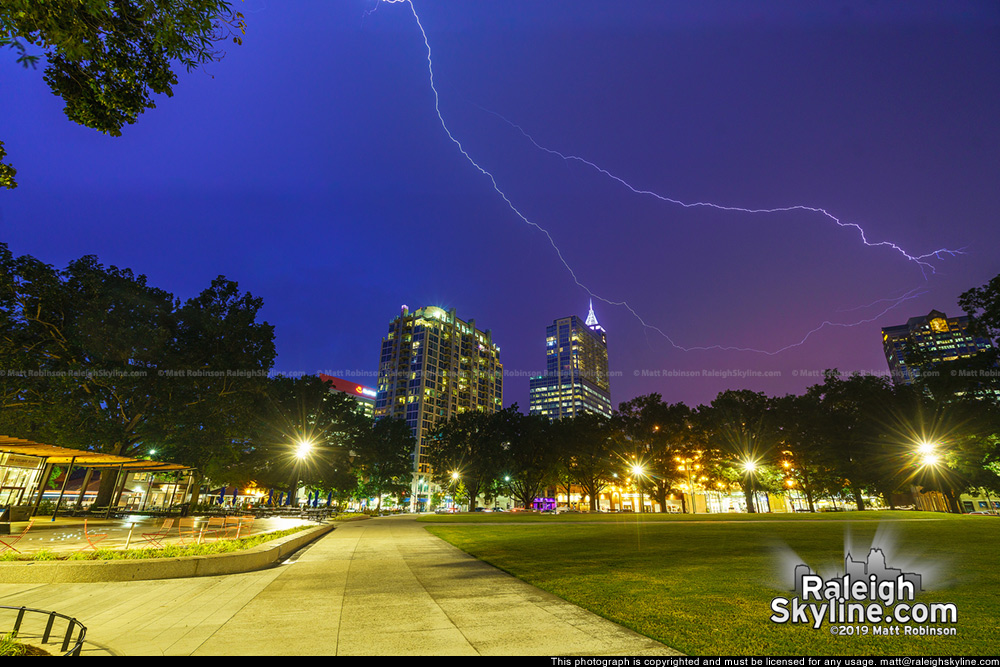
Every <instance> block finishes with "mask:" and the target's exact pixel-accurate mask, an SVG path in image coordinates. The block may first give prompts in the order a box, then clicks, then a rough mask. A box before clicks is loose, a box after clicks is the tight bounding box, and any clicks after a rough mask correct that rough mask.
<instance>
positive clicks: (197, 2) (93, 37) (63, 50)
mask: <svg viewBox="0 0 1000 667" xmlns="http://www.w3.org/2000/svg"><path fill="white" fill-rule="evenodd" d="M245 32H246V21H245V19H244V16H243V14H242V13H241V12H236V11H233V9H232V6H231V4H230V3H229V2H227V1H226V0H77V1H76V2H39V1H38V0H5V2H4V3H3V4H2V5H0V47H3V46H7V47H9V48H12V49H14V50H15V51H17V54H18V56H17V62H18V63H20V64H22V65H23V66H24V67H32V68H34V67H37V65H38V63H39V61H40V60H43V59H44V61H45V62H46V67H45V71H44V79H45V83H47V84H48V86H49V88H50V89H51V90H52V92H53V93H54V94H56V95H58V96H59V97H61V98H62V99H63V101H64V102H65V105H66V106H65V113H66V116H67V117H68V118H69V119H70V120H72V121H73V122H75V123H79V124H80V125H83V126H85V127H89V128H93V129H95V130H98V131H100V132H104V133H106V134H110V135H112V136H120V135H121V131H122V128H123V127H124V126H125V125H129V124H132V123H135V122H136V121H137V120H138V118H139V116H140V115H141V114H142V113H143V112H144V111H145V110H146V109H152V108H154V107H155V106H156V103H155V101H154V99H153V96H154V95H167V96H172V95H173V89H174V86H175V85H176V84H177V75H176V73H175V72H174V65H175V63H179V64H180V65H182V66H183V67H184V68H185V69H186V70H188V71H191V70H193V69H195V68H197V67H199V66H201V65H204V64H206V63H209V62H213V61H218V60H221V59H222V57H223V56H224V55H225V54H224V51H222V49H221V48H220V47H219V46H218V44H219V43H220V42H223V41H226V40H230V39H231V40H232V42H234V43H235V44H242V41H243V37H242V35H243V34H245ZM32 48H34V49H38V50H39V51H40V53H32V52H31V51H32ZM2 157H3V154H2V148H0V158H2ZM0 187H14V182H13V170H12V168H10V167H9V166H6V165H2V164H0Z"/></svg>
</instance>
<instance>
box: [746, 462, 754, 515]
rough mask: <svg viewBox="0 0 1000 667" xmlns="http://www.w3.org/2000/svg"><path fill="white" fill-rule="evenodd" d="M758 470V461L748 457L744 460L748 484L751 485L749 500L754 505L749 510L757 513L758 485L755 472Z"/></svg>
mask: <svg viewBox="0 0 1000 667" xmlns="http://www.w3.org/2000/svg"><path fill="white" fill-rule="evenodd" d="M756 470H757V462H756V461H751V460H750V459H747V460H746V461H744V462H743V474H744V475H746V477H747V484H749V485H750V494H749V500H750V503H751V505H752V507H747V511H748V512H752V513H755V514H756V513H757V485H756V484H754V472H755V471H756Z"/></svg>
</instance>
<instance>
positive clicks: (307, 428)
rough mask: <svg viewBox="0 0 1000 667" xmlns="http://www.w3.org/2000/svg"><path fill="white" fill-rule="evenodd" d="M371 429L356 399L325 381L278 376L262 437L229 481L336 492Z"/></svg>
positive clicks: (270, 386) (253, 443)
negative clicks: (359, 441) (337, 390)
mask: <svg viewBox="0 0 1000 667" xmlns="http://www.w3.org/2000/svg"><path fill="white" fill-rule="evenodd" d="M367 425H368V422H367V420H366V419H365V418H364V416H363V415H361V414H360V413H359V412H358V410H357V404H356V403H355V401H354V399H353V398H351V397H350V396H348V395H347V394H344V393H342V392H332V391H330V384H329V383H328V382H324V381H323V380H321V379H320V378H319V376H316V375H303V376H301V377H285V376H281V375H279V376H275V377H272V378H270V379H269V380H268V390H267V401H266V403H265V405H264V406H262V410H261V413H260V415H259V417H258V428H257V432H256V434H255V435H254V437H253V438H252V439H251V441H250V446H249V448H248V450H247V451H246V452H245V453H244V456H243V457H242V458H241V460H240V461H239V462H238V463H237V464H236V465H235V466H234V468H233V469H232V470H231V471H230V474H229V478H228V479H227V480H226V481H230V482H232V481H236V479H241V480H244V481H247V482H254V483H257V484H259V485H261V486H266V487H272V488H279V489H287V490H288V492H289V493H292V494H294V493H295V492H296V490H297V489H298V487H300V486H306V487H308V488H310V489H313V490H316V491H327V492H329V491H332V490H334V487H335V486H341V485H343V482H342V481H341V473H342V471H344V470H349V469H350V465H351V461H350V459H351V452H352V451H354V450H355V447H356V446H357V441H358V440H359V438H360V436H361V435H362V434H363V432H364V429H365V428H366V427H367ZM333 481H336V484H334V483H332V482H333Z"/></svg>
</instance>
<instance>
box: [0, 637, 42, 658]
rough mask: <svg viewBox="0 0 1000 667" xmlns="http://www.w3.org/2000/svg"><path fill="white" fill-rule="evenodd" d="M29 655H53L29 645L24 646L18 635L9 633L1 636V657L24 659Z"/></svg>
mask: <svg viewBox="0 0 1000 667" xmlns="http://www.w3.org/2000/svg"><path fill="white" fill-rule="evenodd" d="M29 655H51V654H50V653H49V652H48V651H45V650H44V649H40V648H38V647H37V646H31V645H29V644H22V643H21V642H19V641H17V634H16V633H14V632H8V633H7V634H5V635H0V657H4V658H22V657H24V656H29Z"/></svg>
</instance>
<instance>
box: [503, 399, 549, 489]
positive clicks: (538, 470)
mask: <svg viewBox="0 0 1000 667" xmlns="http://www.w3.org/2000/svg"><path fill="white" fill-rule="evenodd" d="M497 415H498V418H499V419H500V420H501V424H502V426H501V428H502V432H503V436H502V437H503V447H504V450H503V451H504V471H505V473H506V474H505V477H509V478H510V480H509V481H508V482H507V486H508V488H509V489H510V491H511V495H512V496H513V497H514V499H515V501H516V502H517V503H518V504H519V505H520V506H521V507H524V508H525V509H529V508H531V507H532V506H533V505H534V503H535V499H536V498H537V497H538V495H539V493H540V492H541V490H542V488H543V487H544V486H545V485H546V484H547V483H548V482H549V481H550V480H551V479H552V477H553V473H554V471H555V468H556V466H557V464H558V462H559V445H558V440H557V439H558V437H559V434H558V429H559V427H558V426H553V424H552V423H551V422H549V420H548V419H547V418H545V417H543V416H541V415H531V416H527V417H526V416H524V415H522V414H521V413H520V412H518V410H517V404H516V403H515V404H514V405H512V406H511V407H509V408H507V409H505V410H503V411H501V412H499V413H497Z"/></svg>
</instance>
